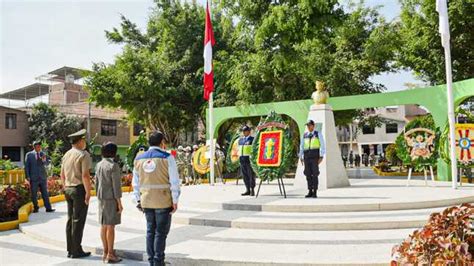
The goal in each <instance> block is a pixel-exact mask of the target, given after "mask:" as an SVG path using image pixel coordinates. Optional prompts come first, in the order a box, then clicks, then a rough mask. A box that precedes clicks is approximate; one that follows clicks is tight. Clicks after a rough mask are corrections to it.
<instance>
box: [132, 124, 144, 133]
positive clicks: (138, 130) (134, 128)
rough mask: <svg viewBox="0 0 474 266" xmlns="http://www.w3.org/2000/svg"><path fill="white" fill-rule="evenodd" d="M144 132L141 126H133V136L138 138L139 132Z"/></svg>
mask: <svg viewBox="0 0 474 266" xmlns="http://www.w3.org/2000/svg"><path fill="white" fill-rule="evenodd" d="M142 130H143V131H145V127H144V126H143V125H142V124H137V123H135V124H133V135H134V136H139V135H140V132H141V131H142Z"/></svg>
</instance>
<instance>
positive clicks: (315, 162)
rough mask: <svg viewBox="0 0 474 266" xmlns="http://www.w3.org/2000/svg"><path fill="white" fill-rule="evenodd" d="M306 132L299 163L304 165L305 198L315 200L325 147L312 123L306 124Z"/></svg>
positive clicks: (321, 136)
mask: <svg viewBox="0 0 474 266" xmlns="http://www.w3.org/2000/svg"><path fill="white" fill-rule="evenodd" d="M306 127H307V128H308V131H307V132H305V133H304V135H303V138H302V139H301V145H300V154H299V157H300V161H301V163H303V164H304V174H305V176H306V180H307V181H308V194H307V195H306V196H305V197H306V198H317V197H318V194H317V191H318V185H319V180H318V176H319V164H320V163H321V162H322V160H323V157H324V154H325V151H326V147H325V143H324V137H323V135H322V134H320V133H319V132H318V131H317V130H316V129H315V128H314V121H313V120H309V121H308V122H307V123H306Z"/></svg>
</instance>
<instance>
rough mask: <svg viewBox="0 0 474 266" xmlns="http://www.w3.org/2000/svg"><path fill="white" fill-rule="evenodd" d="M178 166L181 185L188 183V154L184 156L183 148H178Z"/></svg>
mask: <svg viewBox="0 0 474 266" xmlns="http://www.w3.org/2000/svg"><path fill="white" fill-rule="evenodd" d="M176 165H177V167H178V175H179V179H180V180H181V184H184V183H186V177H185V169H186V154H184V148H183V146H181V145H180V146H178V150H177V152H176Z"/></svg>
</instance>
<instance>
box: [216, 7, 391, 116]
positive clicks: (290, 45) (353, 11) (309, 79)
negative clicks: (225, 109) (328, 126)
mask: <svg viewBox="0 0 474 266" xmlns="http://www.w3.org/2000/svg"><path fill="white" fill-rule="evenodd" d="M221 3H222V4H221V5H220V6H219V7H220V8H221V9H222V10H223V12H224V13H225V14H228V15H229V16H231V17H232V19H233V21H235V22H236V27H235V28H236V29H235V31H234V32H233V36H232V40H233V43H232V53H231V54H229V55H228V59H227V60H226V61H225V62H223V64H224V65H228V67H226V69H229V71H227V72H226V76H225V84H226V87H227V88H228V90H230V91H232V92H233V94H234V95H236V97H237V104H240V103H241V104H249V103H262V102H271V101H285V100H298V99H305V98H310V96H311V93H312V92H313V91H314V89H315V88H314V82H315V81H316V80H323V81H324V82H325V83H326V85H327V86H328V88H329V90H330V93H331V95H332V96H342V95H352V94H363V93H373V92H380V91H382V90H383V89H384V87H383V86H382V85H381V84H376V83H374V82H372V81H371V80H370V77H372V76H374V75H377V74H380V73H382V72H386V71H391V70H392V66H391V64H390V62H391V61H392V60H393V59H394V50H395V47H396V45H397V43H396V38H395V36H396V35H395V34H396V33H395V32H394V31H393V30H392V28H391V27H390V25H389V24H388V23H386V22H385V21H384V19H383V18H382V17H381V16H380V15H379V14H378V13H377V11H376V10H373V9H369V8H366V7H364V6H363V5H362V4H360V5H352V6H349V7H347V6H345V7H343V6H342V5H341V4H340V3H339V2H338V1H335V0H314V1H307V0H281V1H248V0H223V1H221ZM216 71H217V72H218V70H216ZM218 97H219V96H218ZM356 114H358V113H357V112H353V111H352V112H340V113H338V114H337V115H336V120H337V122H338V123H339V124H346V123H347V122H350V121H351V120H352V119H353V117H354V115H356Z"/></svg>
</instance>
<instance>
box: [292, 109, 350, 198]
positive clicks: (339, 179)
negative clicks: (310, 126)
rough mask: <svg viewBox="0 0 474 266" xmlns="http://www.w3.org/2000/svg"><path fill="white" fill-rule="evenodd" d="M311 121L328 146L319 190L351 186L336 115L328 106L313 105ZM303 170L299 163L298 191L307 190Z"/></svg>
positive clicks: (297, 175) (320, 167) (322, 164)
mask: <svg viewBox="0 0 474 266" xmlns="http://www.w3.org/2000/svg"><path fill="white" fill-rule="evenodd" d="M309 119H311V120H313V121H314V123H315V124H316V126H315V128H316V129H317V130H318V131H319V132H320V134H322V135H323V136H324V141H325V144H326V155H325V156H324V160H323V161H322V162H321V164H320V165H319V172H320V174H319V189H320V190H325V189H328V188H338V187H348V186H350V183H349V179H348V178H347V172H346V169H345V167H344V163H343V162H342V157H341V151H340V149H339V144H338V141H337V136H336V125H335V123H334V113H333V111H332V108H331V106H330V105H328V104H319V105H312V106H311V108H310V111H309V115H308V120H309ZM303 170H304V167H303V165H302V164H301V163H300V162H298V167H297V170H296V177H295V185H294V187H295V188H296V189H307V183H306V177H305V176H304V174H303Z"/></svg>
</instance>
